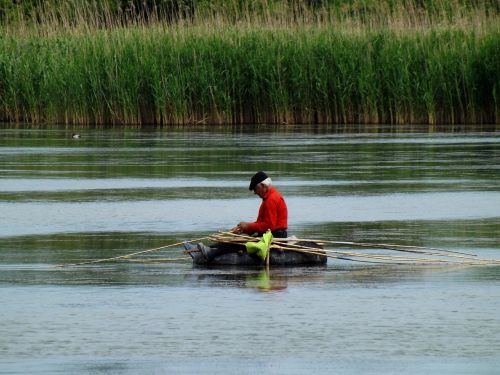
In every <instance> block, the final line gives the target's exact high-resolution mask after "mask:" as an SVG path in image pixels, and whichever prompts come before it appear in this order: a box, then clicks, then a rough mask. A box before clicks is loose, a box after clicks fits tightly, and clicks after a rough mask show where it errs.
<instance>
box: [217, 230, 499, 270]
mask: <svg viewBox="0 0 500 375" xmlns="http://www.w3.org/2000/svg"><path fill="white" fill-rule="evenodd" d="M209 239H210V240H212V241H215V242H219V243H229V244H235V245H242V244H244V243H246V242H249V241H258V240H259V238H256V237H251V236H246V235H238V234H234V233H230V232H220V233H218V234H215V235H212V236H209ZM307 243H311V244H313V243H314V244H317V245H321V246H323V245H325V244H337V245H350V246H351V247H355V246H359V247H362V248H367V247H369V248H371V249H386V250H389V251H397V252H409V253H412V254H415V255H414V256H400V255H391V254H370V253H361V252H359V251H358V252H355V251H341V250H333V249H327V248H326V249H325V248H324V249H318V248H316V247H312V246H310V245H306V244H307ZM270 249H271V250H273V249H276V250H281V251H297V252H302V253H306V254H316V255H323V256H326V257H329V258H337V259H345V260H353V261H367V260H368V261H370V262H380V263H396V264H443V263H453V264H464V265H492V264H500V260H495V259H480V258H478V257H477V256H476V255H474V254H468V253H461V252H458V251H452V250H445V249H437V248H430V247H423V246H406V245H396V244H375V243H364V242H360V243H357V242H344V241H328V240H311V239H297V238H287V239H280V238H275V239H273V241H272V243H271V247H270ZM416 255H419V256H416Z"/></svg>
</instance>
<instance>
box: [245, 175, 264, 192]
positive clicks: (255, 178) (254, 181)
mask: <svg viewBox="0 0 500 375" xmlns="http://www.w3.org/2000/svg"><path fill="white" fill-rule="evenodd" d="M266 178H267V174H265V173H264V172H262V171H259V172H257V173H256V174H254V175H253V177H252V179H251V180H250V186H249V187H248V190H253V189H255V187H256V186H257V185H258V184H260V183H261V182H262V181H264V180H265V179H266Z"/></svg>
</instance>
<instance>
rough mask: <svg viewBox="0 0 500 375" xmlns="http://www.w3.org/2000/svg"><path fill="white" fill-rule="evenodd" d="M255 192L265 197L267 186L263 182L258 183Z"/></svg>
mask: <svg viewBox="0 0 500 375" xmlns="http://www.w3.org/2000/svg"><path fill="white" fill-rule="evenodd" d="M253 192H254V194H257V195H258V196H259V197H261V198H262V199H264V195H265V194H266V193H267V186H266V185H262V184H257V186H256V187H255V189H254V190H253Z"/></svg>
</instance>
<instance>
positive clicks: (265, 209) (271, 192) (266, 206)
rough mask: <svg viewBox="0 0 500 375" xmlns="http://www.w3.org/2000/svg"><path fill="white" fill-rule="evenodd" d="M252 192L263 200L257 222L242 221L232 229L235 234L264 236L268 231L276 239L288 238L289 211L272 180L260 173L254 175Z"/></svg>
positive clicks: (251, 186) (251, 184)
mask: <svg viewBox="0 0 500 375" xmlns="http://www.w3.org/2000/svg"><path fill="white" fill-rule="evenodd" d="M249 189H250V190H253V191H254V193H255V194H257V195H258V196H259V197H261V198H262V204H261V205H260V209H259V215H258V216H257V221H255V222H253V223H250V222H245V221H242V222H241V223H239V224H238V225H237V226H236V227H234V228H233V229H232V231H233V232H234V233H246V234H249V235H252V234H255V233H257V234H258V235H259V236H262V234H263V233H265V232H266V231H267V230H268V229H270V230H271V232H272V233H273V236H274V237H276V238H286V237H287V228H288V209H287V207H286V203H285V200H284V199H283V197H282V196H281V193H280V192H279V191H278V190H277V189H276V188H275V187H273V186H272V181H271V178H270V177H268V176H267V174H265V173H264V172H262V171H260V172H257V173H256V174H255V175H253V177H252V179H251V181H250V186H249Z"/></svg>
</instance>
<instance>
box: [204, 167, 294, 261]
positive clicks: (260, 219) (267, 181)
mask: <svg viewBox="0 0 500 375" xmlns="http://www.w3.org/2000/svg"><path fill="white" fill-rule="evenodd" d="M249 189H250V190H253V191H254V193H255V194H257V195H258V196H259V197H260V198H262V204H261V205H260V208H259V214H258V216H257V221H255V222H253V223H252V222H245V221H242V222H240V223H239V224H238V225H237V226H235V227H234V228H233V229H232V230H231V231H232V232H233V233H237V234H241V233H245V234H249V235H254V234H257V235H258V236H262V234H264V233H265V232H267V230H268V229H270V230H271V232H272V234H273V237H276V238H286V237H287V228H288V209H287V207H286V203H285V200H284V199H283V197H282V196H281V194H280V192H279V191H278V190H277V189H276V188H274V187H273V186H272V181H271V178H270V177H268V176H267V174H265V173H264V172H262V171H260V172H257V173H256V174H255V175H254V176H253V177H252V179H251V180H250V186H249ZM197 247H198V250H199V251H200V253H201V255H202V256H203V257H204V258H205V260H206V262H207V263H210V262H211V261H212V260H213V259H214V258H215V257H216V256H219V255H222V254H226V253H232V252H238V251H240V250H242V249H244V248H245V247H244V246H242V247H238V246H235V245H230V244H215V245H212V246H210V247H208V246H205V245H204V244H202V243H199V244H198V246H197ZM252 257H253V256H252ZM256 262H257V263H258V262H261V260H259V259H256Z"/></svg>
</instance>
